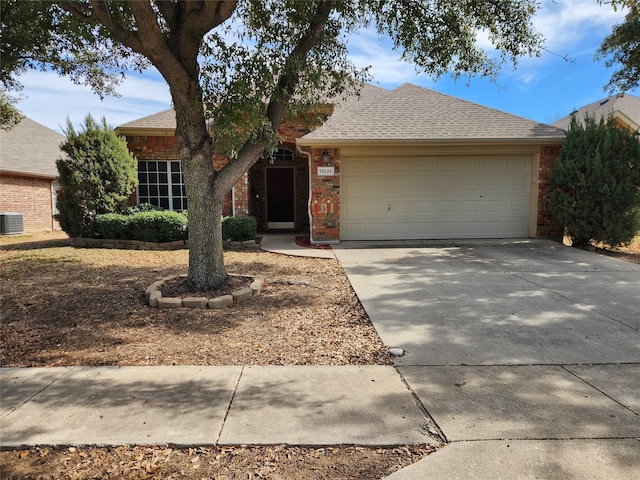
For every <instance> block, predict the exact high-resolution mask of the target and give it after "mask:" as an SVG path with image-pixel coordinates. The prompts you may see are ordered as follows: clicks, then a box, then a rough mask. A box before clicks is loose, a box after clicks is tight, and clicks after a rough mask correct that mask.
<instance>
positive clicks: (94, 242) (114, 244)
mask: <svg viewBox="0 0 640 480" xmlns="http://www.w3.org/2000/svg"><path fill="white" fill-rule="evenodd" d="M69 243H70V245H71V246H74V247H86V248H117V249H122V250H181V249H185V248H189V240H176V241H174V242H161V243H157V242H143V241H142V240H110V239H106V238H85V237H71V238H69ZM222 245H223V247H224V248H227V249H232V250H242V249H251V250H258V249H259V248H260V242H259V241H256V240H245V241H244V242H234V241H231V240H225V241H224V242H223V244H222Z"/></svg>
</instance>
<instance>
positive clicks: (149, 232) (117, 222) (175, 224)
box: [94, 211, 187, 243]
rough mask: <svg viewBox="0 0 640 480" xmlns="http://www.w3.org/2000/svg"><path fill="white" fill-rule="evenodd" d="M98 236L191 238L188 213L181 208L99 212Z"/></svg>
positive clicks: (153, 239)
mask: <svg viewBox="0 0 640 480" xmlns="http://www.w3.org/2000/svg"><path fill="white" fill-rule="evenodd" d="M94 231H95V236H97V237H98V238H105V239H109V240H140V241H143V242H156V243H164V242H174V241H176V240H185V239H186V238H187V217H186V216H185V215H183V214H181V213H178V212H170V211H152V212H141V213H134V214H133V215H120V214H116V213H107V214H104V215H96V218H95V221H94Z"/></svg>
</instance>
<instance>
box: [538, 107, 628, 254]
mask: <svg viewBox="0 0 640 480" xmlns="http://www.w3.org/2000/svg"><path fill="white" fill-rule="evenodd" d="M550 180H551V192H550V208H551V211H552V212H553V213H554V214H555V215H556V216H557V217H558V219H559V221H560V222H561V224H562V225H564V227H565V229H566V232H567V235H569V236H570V237H571V239H572V242H573V245H574V246H576V247H586V246H587V245H588V244H589V243H590V242H591V241H597V242H598V241H599V242H605V243H607V244H609V245H611V246H616V245H619V244H622V243H628V242H630V241H631V240H632V239H633V237H634V236H635V235H636V234H637V233H638V228H639V226H640V140H639V139H638V137H637V136H636V135H634V134H632V133H631V132H629V131H627V130H624V129H622V128H620V127H618V126H616V125H615V124H614V122H613V120H612V119H611V118H610V119H609V120H608V121H605V120H604V119H601V120H600V121H599V122H597V121H596V120H595V118H593V117H589V116H587V117H586V118H585V119H584V124H582V123H580V122H578V121H577V120H576V119H575V117H574V118H572V119H571V124H570V126H569V130H568V132H567V141H566V143H565V145H564V147H563V148H562V151H561V152H560V156H559V157H558V158H557V159H556V164H555V167H554V169H553V170H552V171H551V174H550Z"/></svg>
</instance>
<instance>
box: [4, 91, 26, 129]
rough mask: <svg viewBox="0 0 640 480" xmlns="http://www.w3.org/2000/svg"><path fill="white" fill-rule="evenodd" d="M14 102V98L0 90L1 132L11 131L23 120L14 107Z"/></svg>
mask: <svg viewBox="0 0 640 480" xmlns="http://www.w3.org/2000/svg"><path fill="white" fill-rule="evenodd" d="M15 102H16V99H15V97H13V96H11V95H9V94H8V93H7V92H6V91H5V90H4V89H3V88H0V128H1V129H3V130H11V129H12V128H13V127H15V126H16V125H17V124H18V123H20V120H22V119H23V118H24V116H23V115H22V113H20V111H19V110H18V109H17V108H16V107H15Z"/></svg>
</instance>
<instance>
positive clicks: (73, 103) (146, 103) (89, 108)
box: [18, 71, 171, 131]
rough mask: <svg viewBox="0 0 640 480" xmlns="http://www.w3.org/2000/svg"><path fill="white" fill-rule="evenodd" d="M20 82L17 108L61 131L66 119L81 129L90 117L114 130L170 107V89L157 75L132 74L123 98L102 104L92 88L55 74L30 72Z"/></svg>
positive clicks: (120, 89) (122, 88)
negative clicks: (20, 90) (20, 94)
mask: <svg viewBox="0 0 640 480" xmlns="http://www.w3.org/2000/svg"><path fill="white" fill-rule="evenodd" d="M20 80H21V81H22V83H23V85H24V91H23V94H24V96H25V99H24V100H23V101H21V102H20V103H19V104H18V108H19V109H20V110H21V111H22V113H23V114H25V115H26V116H27V117H29V118H31V119H32V120H35V121H37V122H39V123H42V124H43V125H46V126H47V127H49V128H52V129H54V130H57V131H62V128H63V127H64V126H65V125H66V118H67V116H68V117H69V118H70V119H71V122H72V123H73V124H74V125H79V124H80V123H81V122H82V121H83V120H84V118H85V117H86V116H87V114H88V113H91V115H92V116H93V117H94V118H96V119H99V118H101V117H102V116H104V117H105V118H106V119H107V122H108V123H109V124H110V125H112V126H114V127H115V126H118V125H120V124H122V123H125V122H128V121H131V120H134V119H136V118H140V117H144V116H146V115H151V114H153V113H156V112H159V111H162V110H165V109H167V108H169V107H170V105H171V98H170V95H169V89H168V87H167V85H166V83H165V82H164V80H163V79H162V77H160V76H159V75H158V74H157V73H156V72H152V71H150V72H145V73H143V74H135V73H133V74H129V75H128V76H127V77H126V78H125V79H124V80H123V82H122V83H121V84H120V86H119V87H118V88H117V91H118V93H120V95H121V97H119V98H116V97H105V99H104V100H100V97H98V96H97V95H96V94H95V93H93V92H92V91H91V89H90V88H89V87H85V86H78V85H74V84H73V83H72V82H71V81H70V80H69V79H68V78H64V77H60V76H58V75H57V74H56V73H54V72H38V71H29V72H27V73H26V74H25V75H23V76H22V77H21V78H20Z"/></svg>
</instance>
